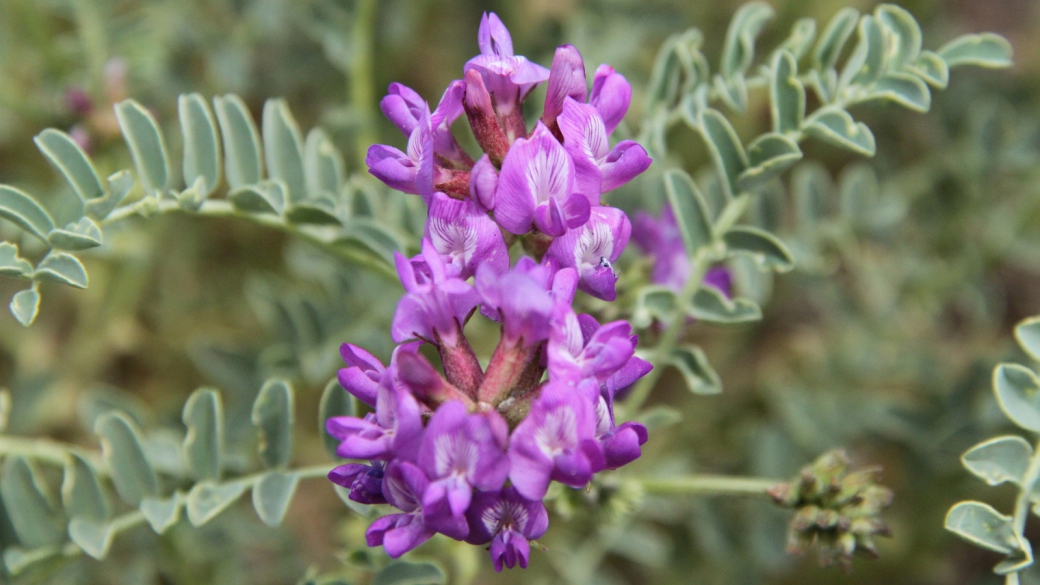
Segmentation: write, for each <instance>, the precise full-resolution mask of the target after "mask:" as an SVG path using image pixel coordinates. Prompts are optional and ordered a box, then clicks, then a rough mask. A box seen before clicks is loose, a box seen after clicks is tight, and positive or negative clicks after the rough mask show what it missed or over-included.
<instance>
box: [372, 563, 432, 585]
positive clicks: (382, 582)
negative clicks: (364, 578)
mask: <svg viewBox="0 0 1040 585" xmlns="http://www.w3.org/2000/svg"><path fill="white" fill-rule="evenodd" d="M446 582H447V578H446V577H445V576H444V571H442V570H440V568H439V567H437V565H434V564H432V563H409V562H405V561H393V562H391V563H390V564H388V565H387V566H385V567H383V569H382V570H381V571H379V572H378V573H376V576H375V577H373V578H372V585H443V584H444V583H446Z"/></svg>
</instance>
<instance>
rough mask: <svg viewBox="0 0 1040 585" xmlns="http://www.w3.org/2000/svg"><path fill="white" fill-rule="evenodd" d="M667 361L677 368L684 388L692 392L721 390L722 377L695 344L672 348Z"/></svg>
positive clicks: (713, 392) (715, 392) (701, 392)
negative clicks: (683, 381) (683, 382)
mask: <svg viewBox="0 0 1040 585" xmlns="http://www.w3.org/2000/svg"><path fill="white" fill-rule="evenodd" d="M668 363H669V364H671V365H672V366H674V367H675V369H677V370H679V373H680V374H682V376H683V379H684V380H685V381H686V388H687V389H688V390H689V391H690V392H693V393H694V394H718V393H720V392H722V379H721V378H719V375H718V374H717V373H716V372H715V369H714V368H712V367H711V364H710V363H708V357H707V356H705V355H704V351H703V350H702V349H701V348H699V347H697V346H695V345H683V346H680V347H677V348H675V349H674V350H672V354H671V355H670V356H669V357H668Z"/></svg>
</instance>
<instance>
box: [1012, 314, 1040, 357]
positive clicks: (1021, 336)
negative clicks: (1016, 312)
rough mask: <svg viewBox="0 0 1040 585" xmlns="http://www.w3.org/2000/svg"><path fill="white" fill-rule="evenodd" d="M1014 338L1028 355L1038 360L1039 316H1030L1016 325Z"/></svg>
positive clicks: (1039, 339)
mask: <svg viewBox="0 0 1040 585" xmlns="http://www.w3.org/2000/svg"><path fill="white" fill-rule="evenodd" d="M1015 339H1017V340H1018V345H1019V346H1021V347H1022V350H1023V351H1025V352H1026V353H1027V354H1029V357H1031V358H1033V359H1034V360H1036V361H1040V317H1031V318H1029V319H1026V320H1024V321H1022V322H1021V323H1019V324H1018V325H1016V326H1015Z"/></svg>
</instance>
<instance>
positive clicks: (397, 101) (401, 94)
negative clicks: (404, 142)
mask: <svg viewBox="0 0 1040 585" xmlns="http://www.w3.org/2000/svg"><path fill="white" fill-rule="evenodd" d="M387 92H388V94H387V96H386V97H384V98H383V99H382V101H380V102H379V108H380V109H381V110H383V114H384V115H385V116H386V117H387V119H389V120H390V121H391V122H393V123H394V125H395V126H397V127H398V128H399V129H400V130H401V132H402V133H404V135H405V136H411V135H412V130H414V129H415V125H416V124H417V123H418V121H419V116H421V115H422V113H423V111H425V109H426V101H425V100H423V99H422V96H420V95H419V94H418V93H416V92H415V90H413V89H411V88H410V87H408V86H406V85H404V84H401V83H391V84H390V87H389V89H388V90H387Z"/></svg>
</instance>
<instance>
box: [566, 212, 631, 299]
mask: <svg viewBox="0 0 1040 585" xmlns="http://www.w3.org/2000/svg"><path fill="white" fill-rule="evenodd" d="M631 233H632V225H631V224H630V223H629V221H628V216H627V215H625V212H624V211H621V210H620V209H618V208H616V207H593V208H592V211H591V212H590V216H589V221H588V223H586V224H585V225H584V226H582V227H580V228H578V229H573V230H570V231H568V232H567V233H566V234H565V235H563V236H562V237H559V238H556V239H555V240H553V243H552V244H551V245H550V246H549V249H548V251H546V256H547V257H550V258H554V259H556V261H558V262H559V263H560V266H564V267H570V268H574V269H575V270H576V271H577V273H578V278H579V281H578V288H580V289H581V290H583V291H585V292H587V293H589V294H590V295H592V296H594V297H596V298H600V299H603V300H606V301H613V300H614V299H615V298H616V297H617V292H616V290H615V288H614V283H616V282H617V273H616V272H615V271H614V263H615V262H617V259H618V257H619V256H621V252H622V251H623V250H624V249H625V246H626V245H628V238H629V236H630V235H631Z"/></svg>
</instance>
